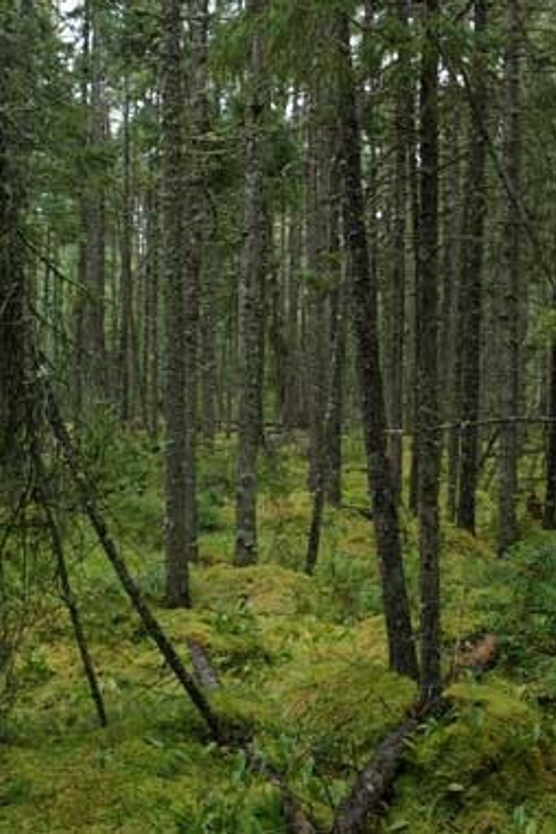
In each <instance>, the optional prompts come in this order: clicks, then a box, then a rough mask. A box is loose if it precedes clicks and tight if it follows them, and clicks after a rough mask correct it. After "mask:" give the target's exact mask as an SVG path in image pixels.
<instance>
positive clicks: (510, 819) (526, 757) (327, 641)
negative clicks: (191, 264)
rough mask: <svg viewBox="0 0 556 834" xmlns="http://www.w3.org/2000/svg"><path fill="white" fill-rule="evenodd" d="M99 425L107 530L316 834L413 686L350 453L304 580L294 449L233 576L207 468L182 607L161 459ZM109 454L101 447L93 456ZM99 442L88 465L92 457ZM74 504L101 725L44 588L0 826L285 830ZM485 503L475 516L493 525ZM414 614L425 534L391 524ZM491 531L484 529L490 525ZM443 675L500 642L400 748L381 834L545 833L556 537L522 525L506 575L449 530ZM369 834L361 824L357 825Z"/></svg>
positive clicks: (261, 784) (354, 451) (211, 833)
mask: <svg viewBox="0 0 556 834" xmlns="http://www.w3.org/2000/svg"><path fill="white" fill-rule="evenodd" d="M113 429H114V427H113V426H112V429H110V427H108V428H106V426H104V427H103V426H102V425H101V426H99V427H97V429H96V430H95V432H92V434H91V436H89V437H87V438H86V440H85V444H84V453H85V456H86V458H87V461H88V464H89V468H90V471H91V475H92V477H94V480H95V483H96V484H97V487H98V491H99V497H100V498H101V500H102V505H103V508H104V511H105V513H106V516H107V518H108V519H109V522H110V525H111V528H112V529H113V531H114V535H115V537H116V538H117V540H118V542H119V543H120V544H121V546H122V550H123V551H124V553H125V555H126V558H127V560H128V562H129V565H130V567H131V568H132V570H133V572H134V574H135V576H136V577H137V579H138V582H139V584H140V586H141V588H142V590H143V592H144V594H145V595H146V596H147V598H148V600H149V602H150V603H151V605H152V606H153V608H154V610H155V613H156V615H157V616H158V617H159V619H160V621H161V623H162V624H163V626H164V628H165V629H166V631H167V632H168V634H169V635H170V636H171V638H172V640H173V641H174V643H175V645H176V647H177V649H178V651H179V652H180V654H181V656H182V657H183V658H184V660H185V661H186V662H187V663H189V656H188V641H190V640H194V641H195V642H196V643H198V644H200V645H201V646H203V648H204V649H205V651H206V652H207V654H208V655H209V657H210V659H211V662H212V664H213V666H214V669H215V671H216V672H217V674H218V677H219V679H220V682H221V687H220V689H219V691H218V692H216V693H214V694H213V695H211V700H212V702H213V705H214V708H215V709H216V710H217V711H218V712H219V713H220V714H221V715H223V716H226V717H227V718H228V719H230V720H231V721H233V722H234V723H236V724H237V723H239V724H241V725H244V726H248V727H250V728H251V729H252V730H253V732H254V733H255V736H256V738H257V743H258V745H259V746H260V748H261V750H262V751H263V752H264V754H265V756H266V757H267V759H268V760H269V761H270V762H272V763H273V764H274V765H275V766H277V767H279V768H280V769H281V770H282V771H283V773H284V774H285V776H286V778H287V780H288V783H289V784H290V785H291V787H292V790H294V792H295V794H296V795H297V796H298V797H299V799H300V801H301V802H302V803H303V805H304V807H306V808H307V809H308V810H309V811H310V812H311V813H312V815H313V816H314V817H315V818H316V819H317V821H318V822H319V823H320V824H321V825H322V827H323V829H324V830H326V829H327V827H329V826H330V824H331V820H332V817H333V809H334V807H336V806H337V804H338V803H339V802H340V801H341V800H342V798H343V797H345V796H346V794H347V792H348V791H349V788H350V785H351V784H352V782H353V778H354V776H355V774H356V772H357V771H358V770H359V769H360V768H361V767H362V766H363V765H364V764H365V762H366V761H367V760H368V759H369V757H370V755H371V754H372V751H373V750H374V749H375V748H376V746H377V744H378V743H379V742H380V741H381V740H382V739H383V738H384V737H385V736H386V735H387V733H388V732H389V731H390V730H391V729H393V728H394V727H395V726H396V725H397V723H398V722H399V721H400V720H401V719H402V718H403V716H404V714H405V712H406V710H407V708H408V707H409V706H410V705H411V703H412V702H413V701H414V699H415V696H416V691H415V686H414V684H413V683H411V682H410V681H407V680H404V679H402V678H400V677H398V676H396V675H394V674H392V673H391V672H389V671H388V669H387V656H386V640H385V630H384V624H383V618H382V604H381V597H380V591H379V584H378V571H377V564H376V553H375V544H374V540H373V533H372V529H371V525H370V524H369V522H368V521H367V520H366V519H365V518H364V516H363V515H362V514H361V512H360V510H361V509H363V510H364V509H365V508H366V507H367V506H368V500H367V497H366V477H365V472H364V468H363V466H362V461H363V460H364V457H363V455H362V452H361V445H360V441H359V440H358V439H357V438H349V439H348V442H347V443H346V448H345V473H346V474H345V484H344V487H345V496H344V507H343V508H341V509H333V508H328V509H327V510H326V516H325V527H324V535H323V543H322V552H321V559H320V562H319V565H318V567H317V571H316V574H315V576H314V577H313V578H311V579H310V578H308V577H307V576H305V574H304V573H303V571H302V568H303V559H304V549H305V543H306V537H307V530H308V523H309V517H310V498H309V495H308V493H307V490H306V489H305V488H304V484H305V480H306V455H305V452H304V448H303V443H302V440H301V439H297V440H295V441H294V442H291V443H288V444H285V443H282V442H281V441H280V440H279V438H271V439H270V440H269V448H268V450H267V452H266V454H265V455H263V456H262V460H261V471H260V479H261V494H260V504H259V508H260V554H261V560H260V564H259V565H257V566H255V567H251V568H247V569H242V570H237V569H235V568H234V567H233V566H232V564H231V561H232V553H233V498H234V450H233V448H232V446H231V444H230V443H229V442H228V441H226V440H225V439H222V438H219V439H218V440H217V442H216V445H215V448H214V450H213V451H211V452H208V451H204V452H203V454H202V456H201V462H200V463H201V465H200V476H199V481H200V494H201V506H200V518H201V541H200V545H201V546H200V551H201V552H200V562H199V564H198V565H196V566H194V567H193V569H192V577H191V579H192V595H193V599H194V608H193V610H191V611H168V610H166V609H164V608H163V607H162V606H161V604H160V600H161V599H162V596H163V563H162V549H161V544H162V533H161V529H162V523H161V522H162V492H163V471H162V459H161V451H162V450H161V449H160V448H159V447H158V446H157V444H155V443H153V442H152V441H150V440H148V439H147V438H144V437H143V438H131V437H129V436H122V435H121V433H118V432H117V431H115V430H113ZM107 446H108V452H107V451H106V447H107ZM101 451H102V454H101ZM72 503H73V497H72V496H71V495H70V496H68V497H67V498H66V509H65V510H63V511H62V512H61V515H60V520H61V522H62V524H63V526H64V529H65V531H66V541H67V548H68V558H69V559H70V561H71V565H72V580H73V583H74V587H75V590H76V593H77V597H78V599H79V600H80V604H81V608H82V614H83V617H84V624H85V628H86V631H87V634H88V638H89V641H90V648H91V651H92V654H93V657H94V660H95V663H96V665H97V667H98V671H99V675H100V679H101V683H102V689H103V694H104V697H105V700H106V705H107V709H108V713H109V720H110V724H109V727H108V729H106V730H101V729H99V728H98V727H97V724H96V720H95V714H94V709H93V707H92V704H91V702H90V698H89V695H88V690H87V687H86V684H85V682H84V679H83V675H82V672H81V669H80V664H79V660H78V656H77V653H76V650H75V647H74V644H73V641H72V637H71V632H70V629H69V626H68V620H67V614H66V612H65V610H64V608H63V606H62V605H61V603H60V601H59V599H58V598H57V595H56V593H55V592H54V588H53V587H52V584H50V585H49V584H48V583H45V586H44V593H43V594H42V595H41V608H40V611H41V615H40V617H37V618H36V620H35V621H34V622H33V627H32V629H31V630H30V632H29V634H28V635H27V639H26V641H25V643H24V647H23V649H22V651H21V654H20V657H19V662H18V667H17V678H18V698H17V704H16V708H15V710H14V711H13V713H12V715H11V718H10V723H9V728H8V735H7V740H6V743H4V744H3V745H2V746H0V832H6V834H12V832H14V834H18V832H33V833H35V832H45V834H62V832H63V833H64V834H66V832H69V834H71V832H81V831H82V832H90V834H104V832H124V834H128V833H129V834H148V833H149V832H165V834H168V832H169V833H170V834H171V832H177V833H178V834H179V832H187V834H236V832H237V834H284V832H285V827H284V821H283V819H282V817H281V810H280V802H279V796H278V795H277V792H276V790H275V788H273V787H272V786H271V785H270V784H269V783H268V781H267V780H265V779H264V778H262V777H260V776H257V775H254V774H252V773H250V772H249V769H248V767H247V764H246V761H245V757H244V756H243V755H242V754H241V753H238V752H234V751H232V750H229V751H221V750H218V749H216V748H215V746H214V744H212V743H211V742H210V739H208V738H207V734H206V729H205V727H204V726H203V724H202V723H201V721H200V720H199V717H198V716H197V714H196V713H195V711H194V709H193V708H192V706H191V704H190V703H189V702H188V700H187V699H186V697H185V696H184V695H183V693H182V692H181V691H180V689H179V687H178V686H177V684H176V683H175V681H174V679H173V677H172V675H171V674H170V672H169V670H168V669H167V668H166V667H165V666H164V665H163V664H162V663H161V660H160V657H159V655H158V654H157V652H156V650H155V649H154V648H153V646H152V645H151V643H150V641H149V639H148V637H147V634H146V633H145V630H144V628H143V627H142V625H141V623H140V622H139V621H138V619H137V617H136V615H135V614H134V613H133V611H132V610H131V609H130V607H129V604H128V602H127V600H126V599H125V597H124V595H123V593H122V591H121V590H120V588H119V586H118V583H117V581H116V579H115V577H114V575H113V573H112V572H111V569H110V568H109V566H107V565H106V563H105V560H104V558H103V556H102V553H101V552H100V551H99V549H98V547H97V545H96V544H95V541H94V538H93V537H92V535H91V533H90V531H89V530H88V529H87V526H86V524H85V523H84V520H83V519H82V518H81V517H80V516H79V515H78V514H77V513H76V512H75V510H73V509H72ZM489 512H490V510H489V506H488V502H486V499H485V504H484V505H483V506H482V513H483V517H484V518H487V517H488V514H489ZM402 528H403V536H404V553H405V564H406V571H407V577H408V583H409V587H410V591H411V598H412V605H413V609H414V613H415V614H416V615H417V612H418V604H417V589H418V574H419V565H418V535H417V532H418V531H417V526H416V523H415V521H414V520H413V519H412V518H411V517H410V515H409V514H403V515H402ZM487 533H489V530H488V525H487ZM442 540H443V593H444V623H443V633H444V643H443V662H444V669H445V672H446V674H448V673H449V671H450V669H452V667H453V666H454V664H455V663H457V652H456V645H457V643H458V641H461V640H463V639H467V638H469V637H478V636H480V635H481V634H483V633H485V632H487V631H493V632H495V633H496V635H497V637H498V641H499V644H500V657H499V658H498V662H497V665H496V668H495V669H493V670H492V671H489V672H487V673H486V674H484V675H483V676H482V677H481V678H477V677H476V676H474V675H473V672H472V671H465V672H463V673H462V674H460V676H459V678H458V680H457V682H456V683H454V684H452V686H451V687H450V690H449V693H448V694H449V706H448V709H447V711H446V712H445V713H444V714H443V715H442V716H439V717H437V718H435V719H431V720H429V721H427V722H426V724H425V725H424V726H423V727H422V728H421V729H420V731H419V733H418V734H417V736H416V737H415V739H414V740H413V741H412V743H411V745H410V747H408V751H407V756H406V762H405V766H404V769H403V772H402V774H401V776H400V778H399V780H398V783H397V785H396V790H395V792H394V795H393V797H392V798H391V806H390V810H389V811H388V813H387V814H386V815H385V817H384V818H383V819H382V820H381V821H380V822H379V823H378V824H377V826H376V830H377V831H380V832H388V831H392V832H393V831H406V832H411V834H450V832H461V833H462V834H488V833H489V832H493V834H494V833H497V834H514V832H515V833H516V834H517V833H518V832H523V834H551V832H552V833H553V832H556V800H555V799H554V798H553V797H554V796H556V790H555V788H556V753H554V750H555V749H556V747H555V742H556V737H555V736H556V722H555V716H556V713H555V710H556V661H555V660H554V657H556V639H555V636H554V635H555V634H556V614H555V612H556V590H555V588H556V582H554V576H556V542H555V541H554V538H553V537H552V536H550V535H549V534H543V533H540V532H539V531H536V530H534V529H531V530H529V531H528V532H527V534H526V535H525V536H524V538H523V540H522V542H521V543H520V545H518V546H517V547H516V548H515V551H514V553H513V554H512V555H511V556H510V557H509V558H508V559H506V560H504V561H503V562H500V561H498V560H496V559H495V558H494V555H493V548H492V544H491V541H490V538H489V535H487V536H486V537H484V538H479V539H473V538H472V537H471V536H469V535H467V534H465V533H463V532H461V531H458V530H456V529H455V528H453V527H452V526H450V525H448V524H444V525H443V534H442ZM369 834H371V832H369Z"/></svg>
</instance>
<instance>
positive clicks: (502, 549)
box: [498, 0, 521, 555]
mask: <svg viewBox="0 0 556 834" xmlns="http://www.w3.org/2000/svg"><path fill="white" fill-rule="evenodd" d="M506 8H507V37H508V46H507V51H506V56H505V98H506V101H505V119H504V137H503V138H504V151H503V153H504V170H505V173H506V178H507V181H508V182H509V184H510V186H511V190H512V192H513V193H514V194H519V189H520V182H521V147H520V146H521V119H520V86H521V79H520V75H521V56H520V48H521V2H520V0H508V2H507V7H506ZM505 214H506V216H505V220H504V229H503V235H504V245H503V253H502V268H501V275H500V284H501V295H502V298H501V309H500V316H499V318H500V334H501V338H502V344H501V356H500V412H501V417H502V419H505V420H507V421H508V422H506V423H505V424H503V425H502V427H501V430H500V441H499V454H498V461H499V469H498V488H499V496H498V501H499V504H498V506H499V532H498V551H499V553H500V555H504V554H505V553H506V552H507V551H508V549H509V548H510V547H511V545H512V544H513V543H514V542H515V540H516V538H517V520H516V502H517V486H518V484H517V466H518V451H519V435H518V426H517V423H516V422H515V420H513V419H512V418H515V417H516V416H517V411H518V408H519V366H520V344H519V339H520V331H521V328H520V268H521V267H520V250H521V245H520V237H521V235H520V216H519V211H518V208H517V206H516V205H515V203H514V201H513V200H511V199H510V198H509V196H508V197H507V205H506V211H505Z"/></svg>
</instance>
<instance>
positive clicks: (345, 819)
mask: <svg viewBox="0 0 556 834" xmlns="http://www.w3.org/2000/svg"><path fill="white" fill-rule="evenodd" d="M423 717H424V716H423V715H422V714H421V715H420V716H419V717H417V716H416V715H415V716H410V717H408V718H406V719H405V720H404V721H403V722H402V723H401V724H400V725H399V726H398V727H396V729H395V730H393V731H392V732H391V733H390V734H389V735H388V736H386V738H385V739H384V741H383V742H382V744H380V746H379V747H378V749H377V750H376V752H375V754H374V755H373V758H372V759H371V761H370V762H369V764H368V765H367V766H366V767H365V768H364V769H363V770H362V771H361V772H360V773H359V775H358V776H357V779H356V780H355V784H354V786H353V788H352V790H351V792H350V794H349V796H348V797H347V798H346V799H345V800H344V801H343V802H342V803H341V804H340V806H339V808H338V811H337V813H336V818H335V820H334V824H333V826H332V831H331V834H364V832H365V831H367V830H368V828H367V826H368V824H369V822H370V820H371V819H372V818H373V817H375V816H378V814H380V813H381V812H382V811H383V810H384V807H385V804H386V797H387V795H388V792H389V790H390V788H391V787H392V785H393V783H394V780H395V778H396V776H397V774H398V771H399V769H400V765H401V763H402V760H403V754H404V752H405V750H406V746H407V742H408V741H409V739H410V738H412V736H413V735H414V734H415V732H416V731H417V728H418V727H419V724H420V722H421V720H422V718H423Z"/></svg>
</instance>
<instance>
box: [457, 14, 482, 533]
mask: <svg viewBox="0 0 556 834" xmlns="http://www.w3.org/2000/svg"><path fill="white" fill-rule="evenodd" d="M486 26H487V4H486V0H475V30H474V31H475V39H476V45H475V54H474V61H473V82H474V98H475V104H476V108H474V109H473V113H472V122H471V156H470V159H469V173H468V179H467V194H466V206H465V226H464V229H465V235H464V261H463V285H462V292H463V305H462V306H463V317H464V318H463V342H462V345H461V351H462V379H461V420H462V431H461V460H460V483H459V490H458V515H457V522H458V525H459V526H460V527H463V528H464V529H466V530H469V532H470V533H473V534H474V533H475V493H476V490H477V479H478V452H479V428H478V425H477V423H478V420H479V404H480V387H481V320H482V272H483V232H484V224H485V215H486V183H485V162H486V143H485V137H484V131H483V130H482V125H480V124H478V123H477V115H476V114H477V113H480V114H482V115H483V117H484V114H485V110H486V107H487V86H486V77H487V75H486V72H487V70H486V66H485V43H484V37H485V33H486Z"/></svg>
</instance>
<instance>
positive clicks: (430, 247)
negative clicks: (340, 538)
mask: <svg viewBox="0 0 556 834" xmlns="http://www.w3.org/2000/svg"><path fill="white" fill-rule="evenodd" d="M438 11H439V0H426V4H425V21H424V22H425V40H424V46H423V54H422V59H421V95H420V111H421V126H420V159H421V221H420V232H421V258H420V261H421V268H420V282H419V299H418V306H419V308H420V310H422V311H425V310H426V316H425V315H423V316H422V319H421V322H420V334H419V335H420V350H419V360H420V361H419V365H418V369H417V372H418V383H417V384H418V388H417V394H418V400H417V402H418V418H419V448H418V452H419V493H418V494H419V553H420V566H421V697H422V699H423V701H424V702H429V701H432V700H434V699H436V698H437V697H438V695H439V694H440V690H441V687H442V683H441V676H440V565H439V561H440V559H439V551H440V531H439V518H438V488H439V474H440V473H439V469H440V432H439V428H438V424H439V419H440V415H439V408H438V390H437V389H438V161H439V155H438V49H437V46H436V26H437V22H438Z"/></svg>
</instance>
